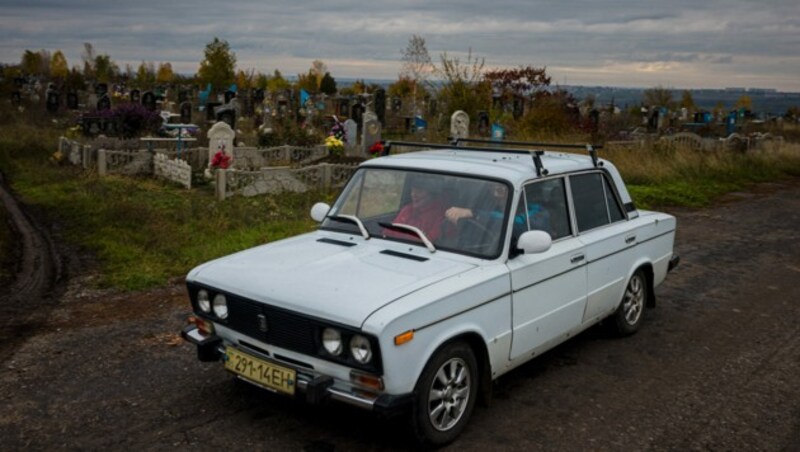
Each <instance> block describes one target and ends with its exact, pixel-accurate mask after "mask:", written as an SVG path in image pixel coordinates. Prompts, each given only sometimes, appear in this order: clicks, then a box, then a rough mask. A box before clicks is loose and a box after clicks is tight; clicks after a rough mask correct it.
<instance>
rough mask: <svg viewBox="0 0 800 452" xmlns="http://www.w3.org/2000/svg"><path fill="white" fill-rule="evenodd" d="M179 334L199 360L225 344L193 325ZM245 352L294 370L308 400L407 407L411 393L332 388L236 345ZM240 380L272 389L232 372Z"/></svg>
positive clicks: (380, 408) (328, 380) (216, 354)
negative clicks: (195, 348) (195, 352)
mask: <svg viewBox="0 0 800 452" xmlns="http://www.w3.org/2000/svg"><path fill="white" fill-rule="evenodd" d="M181 336H182V337H183V338H184V339H185V340H186V341H188V342H190V343H192V344H194V345H196V346H197V352H198V353H197V354H198V358H199V359H200V360H201V361H219V360H221V359H222V356H223V355H224V354H225V345H224V344H223V343H222V339H221V338H219V337H218V336H215V335H209V336H206V335H204V334H202V333H200V331H199V330H198V329H197V327H196V326H195V325H187V326H186V327H184V328H183V330H182V331H181ZM239 347H240V348H242V349H243V350H245V351H247V353H250V354H253V355H255V356H258V357H259V358H261V359H267V360H269V361H273V362H275V363H276V364H280V365H281V366H285V367H289V368H292V369H294V370H295V371H296V372H297V389H298V391H300V392H302V393H304V394H305V396H306V397H305V399H306V401H307V402H308V403H311V404H317V403H320V402H322V401H324V400H326V399H331V400H336V401H338V402H343V403H346V404H348V405H352V406H355V407H358V408H361V409H364V410H369V411H375V412H379V413H383V414H395V413H396V412H403V411H406V410H407V409H408V408H410V405H411V403H410V402H411V400H412V396H413V395H412V394H402V395H390V394H373V393H370V392H367V391H358V390H355V389H354V390H350V389H344V388H337V387H334V379H333V378H332V377H330V376H328V375H323V374H320V373H318V372H315V371H313V370H311V369H306V368H302V367H298V366H296V365H294V364H292V363H289V362H285V361H282V360H280V359H276V358H275V357H274V356H268V357H265V356H264V354H263V353H262V352H260V351H259V350H254V349H253V348H251V347H247V346H246V345H239ZM236 377H237V378H239V379H241V380H242V381H246V382H247V383H250V384H252V385H254V386H258V387H259V388H262V389H265V390H267V391H270V392H275V391H274V390H273V389H271V388H267V387H266V386H263V385H260V384H258V383H256V382H253V381H251V380H249V379H246V378H243V377H241V376H239V375H236Z"/></svg>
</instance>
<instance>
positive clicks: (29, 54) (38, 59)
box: [20, 49, 50, 76]
mask: <svg viewBox="0 0 800 452" xmlns="http://www.w3.org/2000/svg"><path fill="white" fill-rule="evenodd" d="M20 69H21V70H22V73H23V74H28V75H45V76H46V75H48V74H49V73H50V53H49V52H47V51H46V50H44V49H42V50H39V51H38V52H34V51H32V50H26V51H25V53H23V54H22V61H20Z"/></svg>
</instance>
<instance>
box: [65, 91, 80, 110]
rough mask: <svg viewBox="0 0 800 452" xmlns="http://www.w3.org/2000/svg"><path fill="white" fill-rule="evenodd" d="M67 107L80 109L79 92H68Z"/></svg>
mask: <svg viewBox="0 0 800 452" xmlns="http://www.w3.org/2000/svg"><path fill="white" fill-rule="evenodd" d="M67 108H69V109H70V110H77V109H78V93H76V92H75V91H70V92H68V93H67Z"/></svg>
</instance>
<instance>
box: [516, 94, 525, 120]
mask: <svg viewBox="0 0 800 452" xmlns="http://www.w3.org/2000/svg"><path fill="white" fill-rule="evenodd" d="M524 113H525V101H524V100H522V98H521V97H515V98H514V105H513V115H514V119H519V118H521V117H522V115H523V114H524Z"/></svg>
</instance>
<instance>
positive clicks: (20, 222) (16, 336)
mask: <svg viewBox="0 0 800 452" xmlns="http://www.w3.org/2000/svg"><path fill="white" fill-rule="evenodd" d="M0 201H2V204H3V208H5V209H6V211H7V212H8V217H9V221H10V223H11V229H12V231H13V232H14V235H15V241H16V245H17V246H18V247H19V251H20V252H19V253H18V255H19V256H20V257H19V261H18V262H17V263H16V267H15V269H14V272H15V275H14V282H13V283H12V284H11V285H10V286H9V288H8V290H7V291H3V292H2V293H0V313H2V319H0V359H5V358H7V357H8V356H9V355H10V354H11V353H12V352H13V350H14V349H15V348H16V346H17V345H18V344H19V343H20V342H22V341H24V340H25V339H26V338H27V337H29V336H31V335H32V334H34V333H35V331H36V330H37V328H38V325H39V324H40V323H41V321H42V320H43V319H44V317H45V314H46V313H47V312H48V311H49V309H44V308H46V307H48V306H52V305H54V304H55V303H56V302H57V298H56V297H54V289H55V288H56V287H57V285H58V283H59V282H60V281H61V279H62V265H61V257H60V255H59V254H58V251H57V249H56V247H55V245H54V243H53V240H52V238H51V237H50V234H49V233H48V231H47V230H46V229H45V228H44V227H42V225H40V224H39V223H38V222H37V221H36V219H35V218H33V217H32V216H30V215H28V214H27V213H26V212H25V211H24V209H23V206H22V205H20V203H19V202H18V201H17V199H16V198H15V197H14V196H13V195H12V193H11V191H10V189H9V188H8V186H7V185H6V184H5V180H4V178H3V175H2V173H0Z"/></svg>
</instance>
